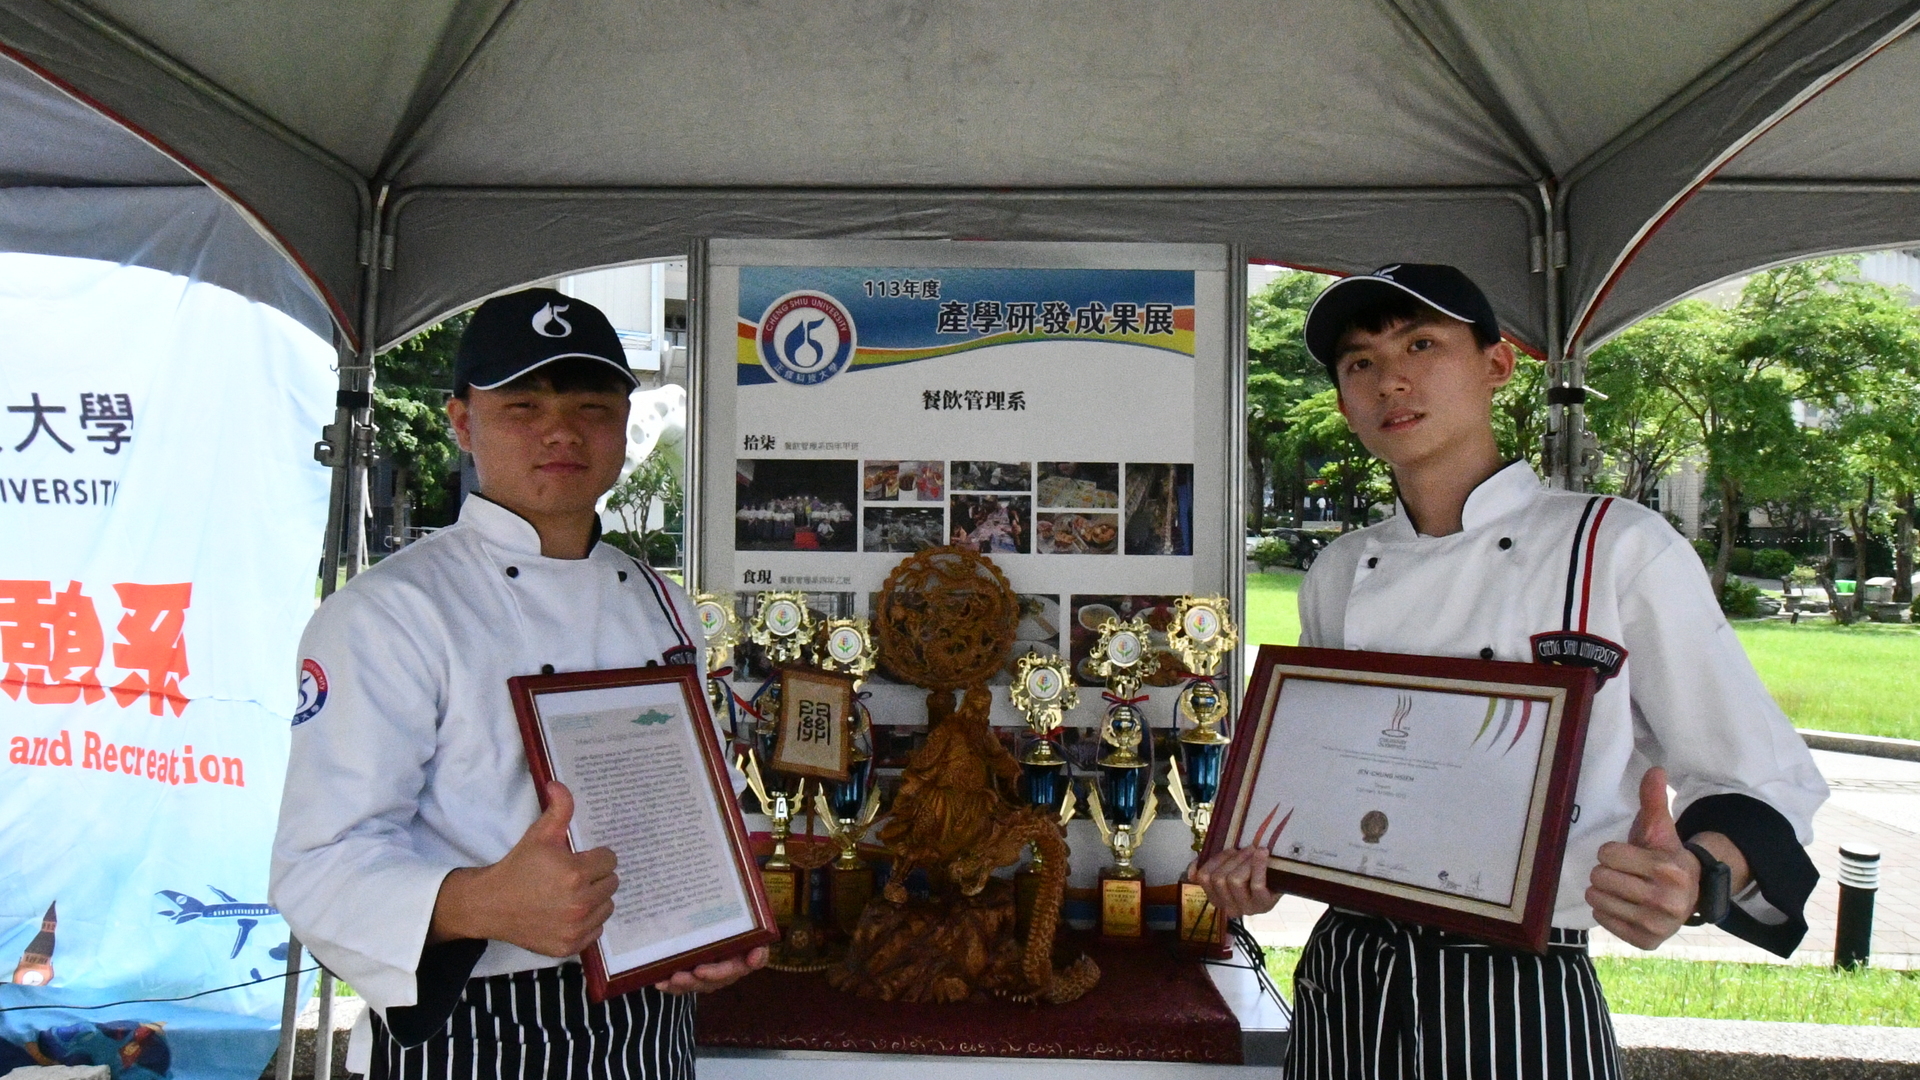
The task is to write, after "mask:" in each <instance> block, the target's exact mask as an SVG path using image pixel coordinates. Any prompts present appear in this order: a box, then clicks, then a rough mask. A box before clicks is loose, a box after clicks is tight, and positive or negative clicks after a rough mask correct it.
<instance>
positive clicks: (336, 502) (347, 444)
mask: <svg viewBox="0 0 1920 1080" xmlns="http://www.w3.org/2000/svg"><path fill="white" fill-rule="evenodd" d="M386 204H387V193H386V191H385V190H382V191H381V192H380V195H379V197H378V198H377V199H374V200H372V201H371V203H370V204H369V205H368V206H367V207H366V213H367V216H368V220H367V221H366V222H365V223H363V228H362V230H361V243H360V264H361V266H362V267H364V268H365V286H364V290H363V295H364V302H363V304H362V307H361V322H360V325H361V327H362V334H361V342H360V349H359V351H358V352H357V353H355V352H350V351H348V349H347V348H346V345H345V342H341V343H340V352H341V363H340V386H339V390H338V391H337V392H336V394H335V395H334V417H333V423H331V424H329V425H327V427H325V428H324V429H322V431H321V433H320V441H319V442H317V443H315V444H314V447H313V456H314V460H316V461H318V462H320V463H321V464H323V465H326V466H328V467H329V468H331V469H332V470H333V486H332V492H331V496H330V498H329V500H328V503H327V530H326V534H325V538H324V543H323V545H322V548H321V555H320V597H321V599H323V600H324V599H326V598H327V597H329V596H332V595H333V594H334V592H335V590H337V589H338V588H339V587H340V585H341V584H343V583H344V582H345V581H351V580H353V577H354V576H355V575H356V574H358V573H359V572H360V571H361V570H363V569H365V567H366V556H367V535H366V517H367V465H368V463H369V462H370V461H372V460H373V437H374V434H375V433H376V432H377V431H378V429H377V428H376V427H375V426H374V423H373V366H374V365H373V359H374V349H375V344H374V343H375V337H374V334H373V327H374V326H375V325H376V324H377V316H378V314H379V302H380V277H381V274H382V273H383V272H385V271H388V270H391V269H393V237H392V235H391V234H390V233H387V232H385V231H384V229H383V226H384V225H385V224H386V221H385V219H384V217H383V215H384V214H385V212H386ZM303 952H304V950H303V948H302V947H301V945H300V940H299V939H298V938H296V937H294V936H293V935H292V933H289V934H288V935H287V974H286V987H285V993H284V994H283V995H282V998H281V1002H280V1049H279V1052H278V1057H276V1058H275V1061H274V1077H275V1080H293V1058H294V1045H295V1041H296V1035H297V1031H296V1027H297V1022H298V1020H299V1017H300V958H301V954H302V953H303ZM334 985H335V980H334V977H333V973H332V972H331V971H328V970H327V969H326V968H324V967H322V968H321V969H320V985H319V988H318V991H317V993H318V995H319V999H320V1009H319V1012H320V1015H319V1026H318V1028H317V1029H316V1030H315V1032H314V1040H315V1041H314V1044H313V1075H314V1077H315V1080H327V1078H328V1077H329V1076H331V1075H332V1070H333V995H334Z"/></svg>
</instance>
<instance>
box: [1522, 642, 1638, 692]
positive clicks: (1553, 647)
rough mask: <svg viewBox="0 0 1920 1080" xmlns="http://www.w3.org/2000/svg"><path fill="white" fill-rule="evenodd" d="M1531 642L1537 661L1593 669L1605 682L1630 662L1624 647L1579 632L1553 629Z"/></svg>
mask: <svg viewBox="0 0 1920 1080" xmlns="http://www.w3.org/2000/svg"><path fill="white" fill-rule="evenodd" d="M1532 640H1533V658H1534V660H1535V661H1536V662H1538V663H1542V664H1560V665H1562V666H1565V667H1584V668H1592V669H1593V670H1594V671H1596V672H1599V674H1600V681H1601V682H1603V683H1604V682H1606V681H1607V680H1608V679H1611V678H1613V677H1614V676H1615V675H1618V674H1620V665H1622V664H1624V663H1626V662H1627V650H1626V648H1625V647H1624V646H1621V645H1616V644H1614V643H1613V642H1611V641H1608V640H1607V639H1606V638H1603V637H1595V636H1594V635H1592V634H1583V633H1580V632H1579V631H1577V630H1550V631H1548V632H1546V633H1544V634H1535V635H1533V639H1532Z"/></svg>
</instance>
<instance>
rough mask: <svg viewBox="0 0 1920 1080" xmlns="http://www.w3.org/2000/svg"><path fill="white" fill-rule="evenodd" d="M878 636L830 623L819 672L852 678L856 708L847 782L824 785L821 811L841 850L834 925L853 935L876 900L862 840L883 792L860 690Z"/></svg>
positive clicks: (818, 654)
mask: <svg viewBox="0 0 1920 1080" xmlns="http://www.w3.org/2000/svg"><path fill="white" fill-rule="evenodd" d="M876 652H877V650H876V649H875V648H874V644H873V635H872V634H871V632H870V631H869V630H868V627H867V620H865V619H829V620H827V622H826V623H824V624H823V625H822V626H821V628H820V633H819V635H818V644H817V645H816V647H815V649H814V666H816V667H818V668H820V669H822V670H824V671H833V672H838V673H840V674H842V675H851V676H852V677H853V679H854V683H853V689H854V696H853V708H852V710H851V711H850V712H849V713H848V715H847V720H846V724H847V742H848V743H849V744H850V745H851V747H852V749H851V750H850V751H849V753H848V769H847V778H846V779H845V780H841V781H823V782H822V784H821V786H822V787H823V788H824V789H825V790H823V791H822V792H821V793H820V794H819V795H818V796H816V804H815V808H816V809H817V810H818V811H819V813H820V816H821V817H822V818H824V819H825V820H826V822H827V832H828V834H829V835H831V836H832V837H833V839H834V842H835V843H837V844H838V845H839V846H840V857H839V858H838V859H836V860H834V863H833V867H832V869H831V870H830V871H829V877H828V879H827V884H828V904H829V906H831V907H832V909H833V921H834V924H835V925H836V926H838V927H839V928H840V930H841V931H842V932H843V933H847V934H851V933H853V928H854V927H855V926H856V925H857V924H858V923H859V922H860V912H861V911H863V910H865V908H866V906H867V901H868V900H871V899H872V898H873V867H872V866H871V865H869V864H868V862H867V861H866V860H865V859H863V858H861V857H860V851H859V848H860V839H861V838H862V837H864V836H866V834H867V830H868V829H869V828H870V827H872V825H873V819H874V818H875V817H877V816H878V815H879V813H880V789H879V788H877V787H875V786H874V783H873V718H872V716H871V715H869V714H868V712H867V706H866V704H865V703H864V702H862V701H861V700H860V698H861V696H862V695H861V694H860V684H861V682H862V681H863V680H865V678H866V676H867V673H868V672H870V671H872V670H873V668H874V663H875V654H876Z"/></svg>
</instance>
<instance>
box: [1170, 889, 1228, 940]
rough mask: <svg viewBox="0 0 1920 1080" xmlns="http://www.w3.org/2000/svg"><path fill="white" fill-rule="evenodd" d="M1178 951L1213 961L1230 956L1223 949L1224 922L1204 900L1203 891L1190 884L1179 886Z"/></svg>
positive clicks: (1217, 912)
mask: <svg viewBox="0 0 1920 1080" xmlns="http://www.w3.org/2000/svg"><path fill="white" fill-rule="evenodd" d="M1179 927H1180V932H1179V942H1180V947H1181V948H1182V949H1184V950H1185V951H1187V952H1190V953H1197V954H1199V955H1201V956H1210V957H1213V958H1215V959H1224V958H1226V957H1228V956H1231V955H1233V951H1232V950H1231V949H1229V948H1227V920H1225V919H1223V918H1221V917H1220V909H1219V908H1217V907H1214V906H1213V901H1211V900H1208V899H1207V891H1206V890H1205V889H1202V888H1201V887H1200V886H1198V885H1195V884H1194V883H1193V882H1191V881H1183V882H1181V883H1180V924H1179Z"/></svg>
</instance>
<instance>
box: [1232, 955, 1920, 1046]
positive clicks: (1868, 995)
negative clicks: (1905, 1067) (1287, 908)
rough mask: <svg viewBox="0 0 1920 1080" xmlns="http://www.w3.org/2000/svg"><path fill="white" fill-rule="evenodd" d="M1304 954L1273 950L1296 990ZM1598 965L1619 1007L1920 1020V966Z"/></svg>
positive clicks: (1719, 1016) (1273, 965)
mask: <svg viewBox="0 0 1920 1080" xmlns="http://www.w3.org/2000/svg"><path fill="white" fill-rule="evenodd" d="M1299 960H1300V950H1299V949H1268V950H1267V971H1268V972H1270V973H1271V974H1272V975H1273V978H1274V982H1276V983H1278V984H1279V986H1280V988H1281V989H1282V991H1283V992H1285V993H1287V994H1288V995H1289V997H1291V995H1292V986H1293V967H1294V965H1295V964H1296V963H1298V962H1299ZM1593 966H1594V968H1595V969H1596V970H1597V971H1598V972H1599V973H1600V986H1601V988H1602V989H1603V990H1605V991H1606V994H1607V1005H1608V1007H1609V1008H1611V1009H1612V1010H1613V1011H1614V1012H1617V1013H1632V1014H1634V1015H1637V1016H1691V1017H1697V1018H1702V1019H1710V1020H1777V1021H1788V1022H1793V1023H1802V1024H1872V1025H1876V1026H1885V1027H1920V972H1910V971H1907V972H1903V971H1885V970H1880V969H1877V968H1863V969H1861V970H1859V971H1850V972H1836V971H1832V970H1830V969H1828V968H1823V967H1810V966H1803V965H1791V966H1790V965H1785V964H1723V963H1719V962H1716V961H1695V960H1657V959H1647V960H1639V959H1626V958H1621V957H1611V956H1602V957H1597V958H1595V960H1594V962H1593Z"/></svg>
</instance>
